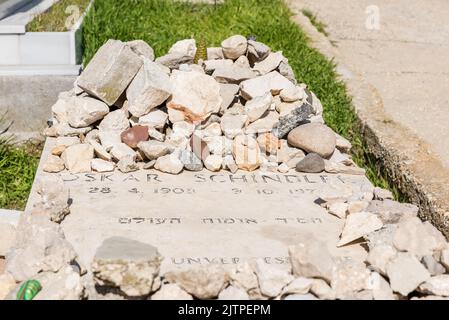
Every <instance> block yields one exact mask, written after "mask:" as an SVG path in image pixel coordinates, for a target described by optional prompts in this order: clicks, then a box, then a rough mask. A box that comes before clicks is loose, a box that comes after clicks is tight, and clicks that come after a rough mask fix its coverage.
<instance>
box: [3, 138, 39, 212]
mask: <svg viewBox="0 0 449 320" xmlns="http://www.w3.org/2000/svg"><path fill="white" fill-rule="evenodd" d="M40 152H41V146H36V145H34V144H31V143H28V144H24V145H22V146H20V147H19V146H14V145H12V144H11V141H10V140H6V139H2V138H0V208H6V209H16V210H23V209H24V208H25V205H26V202H27V200H28V195H29V193H30V190H31V186H32V184H33V180H34V175H35V173H36V170H37V166H38V163H39V155H40Z"/></svg>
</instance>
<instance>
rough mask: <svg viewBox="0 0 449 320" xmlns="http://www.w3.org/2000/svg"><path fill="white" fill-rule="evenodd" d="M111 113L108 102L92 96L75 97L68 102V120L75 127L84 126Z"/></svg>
mask: <svg viewBox="0 0 449 320" xmlns="http://www.w3.org/2000/svg"><path fill="white" fill-rule="evenodd" d="M108 113H109V107H108V105H107V104H106V103H104V102H102V101H100V100H97V99H94V98H91V97H73V98H71V99H70V100H69V102H68V104H67V122H68V123H69V124H70V126H72V127H73V128H84V127H87V126H90V125H91V124H93V123H94V122H96V121H98V120H100V119H103V117H104V116H105V115H107V114H108Z"/></svg>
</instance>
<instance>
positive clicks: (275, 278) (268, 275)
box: [255, 259, 294, 298]
mask: <svg viewBox="0 0 449 320" xmlns="http://www.w3.org/2000/svg"><path fill="white" fill-rule="evenodd" d="M255 272H256V275H257V278H258V280H259V286H260V291H261V293H262V294H263V295H265V296H267V297H271V298H274V297H277V296H279V295H280V294H281V292H282V290H283V289H284V288H285V287H286V286H287V285H288V284H289V283H290V282H292V281H293V280H294V277H293V276H292V275H291V274H290V273H289V272H288V270H287V269H285V268H281V267H279V266H275V265H269V264H267V263H265V262H264V261H263V260H261V259H258V260H257V261H256V266H255Z"/></svg>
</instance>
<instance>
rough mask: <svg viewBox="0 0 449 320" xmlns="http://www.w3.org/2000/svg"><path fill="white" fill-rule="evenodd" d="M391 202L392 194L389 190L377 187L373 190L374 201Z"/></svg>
mask: <svg viewBox="0 0 449 320" xmlns="http://www.w3.org/2000/svg"><path fill="white" fill-rule="evenodd" d="M387 199H388V200H393V199H394V197H393V193H391V191H390V190H386V189H382V188H379V187H375V188H374V200H387Z"/></svg>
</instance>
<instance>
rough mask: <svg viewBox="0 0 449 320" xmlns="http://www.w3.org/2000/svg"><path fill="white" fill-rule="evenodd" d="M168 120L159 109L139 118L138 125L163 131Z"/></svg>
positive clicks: (165, 114)
mask: <svg viewBox="0 0 449 320" xmlns="http://www.w3.org/2000/svg"><path fill="white" fill-rule="evenodd" d="M167 120H168V114H167V113H166V112H164V111H162V110H160V109H153V110H151V111H150V112H149V113H148V114H146V115H144V116H142V117H140V118H139V122H138V123H139V124H140V125H146V126H148V127H150V128H154V129H163V128H164V127H165V124H166V123H167Z"/></svg>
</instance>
